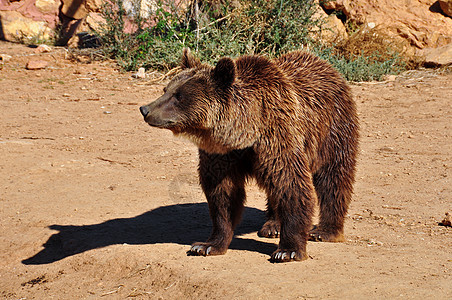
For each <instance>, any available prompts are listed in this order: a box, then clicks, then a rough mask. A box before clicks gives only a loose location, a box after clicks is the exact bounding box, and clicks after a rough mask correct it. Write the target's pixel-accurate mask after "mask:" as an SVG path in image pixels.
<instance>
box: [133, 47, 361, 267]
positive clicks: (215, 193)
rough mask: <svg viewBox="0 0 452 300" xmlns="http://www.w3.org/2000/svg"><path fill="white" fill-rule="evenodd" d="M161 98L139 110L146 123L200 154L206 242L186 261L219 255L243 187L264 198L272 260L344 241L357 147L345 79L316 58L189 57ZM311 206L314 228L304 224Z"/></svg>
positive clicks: (235, 219)
mask: <svg viewBox="0 0 452 300" xmlns="http://www.w3.org/2000/svg"><path fill="white" fill-rule="evenodd" d="M181 68H182V71H181V72H180V73H179V74H178V75H177V76H176V77H174V78H173V79H172V80H171V82H170V83H169V84H168V85H167V86H166V88H165V89H164V95H163V96H161V97H160V98H158V99H157V100H155V101H154V102H151V103H150V104H148V105H144V106H142V107H140V111H141V113H142V115H143V116H144V119H145V121H146V122H147V123H148V124H149V125H151V126H154V127H158V128H166V129H169V130H171V131H172V132H173V133H174V134H176V135H181V136H184V137H187V138H189V139H190V140H192V141H193V142H194V143H195V144H196V145H197V146H198V147H199V178H200V183H201V186H202V189H203V191H204V193H205V195H206V198H207V202H208V204H209V211H210V216H211V219H212V223H213V230H212V234H211V235H210V237H209V239H208V240H207V241H206V242H204V243H194V244H193V245H192V247H191V249H190V251H189V252H188V253H189V254H192V255H219V254H224V253H225V252H226V251H227V249H228V247H229V244H230V243H231V240H232V238H233V230H234V228H235V226H236V225H237V223H238V222H239V221H240V218H241V214H242V211H243V208H244V202H245V183H246V181H247V179H248V178H250V177H254V178H255V179H256V181H257V183H258V185H259V186H260V187H261V188H262V189H263V190H264V191H265V192H266V195H267V207H268V209H267V217H268V220H267V222H266V223H265V224H264V225H263V227H262V229H261V230H260V231H259V233H258V234H259V235H260V236H263V237H278V236H279V237H280V242H279V247H278V249H277V250H276V251H275V252H273V254H272V255H271V258H270V260H271V261H272V262H286V261H297V260H305V259H306V258H307V257H308V256H307V254H306V243H307V241H308V239H310V240H314V241H327V242H339V241H343V240H344V218H345V216H346V213H347V209H348V206H349V203H350V200H351V196H352V190H353V187H352V185H353V182H354V176H355V162H356V154H357V148H358V118H357V113H356V106H355V103H354V101H353V100H352V97H351V94H350V89H349V87H348V86H347V83H346V81H345V80H344V79H343V78H342V77H341V76H340V75H339V73H338V72H337V71H335V70H334V69H333V68H332V67H331V66H330V65H329V64H328V63H326V62H325V61H323V60H321V59H319V58H318V57H316V56H314V55H312V54H309V53H306V52H302V51H295V52H291V53H288V54H285V55H283V56H281V57H280V58H277V59H273V60H270V59H267V58H265V57H262V56H242V57H239V58H237V59H235V60H232V59H231V58H227V57H226V58H222V59H220V60H219V61H218V63H217V65H216V66H215V67H212V66H210V65H206V64H203V63H201V62H200V61H199V59H197V58H195V57H194V56H193V55H192V54H191V53H190V51H189V50H188V49H185V50H184V51H183V56H182V62H181ZM316 201H318V203H319V208H320V222H319V224H318V225H317V226H315V227H313V226H312V217H313V211H314V206H315V205H316Z"/></svg>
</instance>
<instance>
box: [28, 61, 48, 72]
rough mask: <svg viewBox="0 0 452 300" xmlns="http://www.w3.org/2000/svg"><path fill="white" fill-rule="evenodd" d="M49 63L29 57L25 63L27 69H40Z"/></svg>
mask: <svg viewBox="0 0 452 300" xmlns="http://www.w3.org/2000/svg"><path fill="white" fill-rule="evenodd" d="M48 64H49V63H48V62H47V61H45V60H38V59H30V60H29V61H28V63H27V66H26V68H27V70H40V69H44V68H46V67H47V65H48Z"/></svg>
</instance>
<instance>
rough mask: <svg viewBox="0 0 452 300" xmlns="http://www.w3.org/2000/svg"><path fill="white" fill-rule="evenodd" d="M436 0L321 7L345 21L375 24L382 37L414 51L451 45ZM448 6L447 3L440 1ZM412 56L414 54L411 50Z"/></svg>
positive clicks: (346, 0) (451, 33) (449, 27)
mask: <svg viewBox="0 0 452 300" xmlns="http://www.w3.org/2000/svg"><path fill="white" fill-rule="evenodd" d="M435 2H436V0H405V1H393V0H379V1H368V0H353V1H351V0H332V1H327V2H326V3H324V4H322V6H323V7H324V8H325V9H327V10H337V11H341V12H342V13H343V14H344V15H345V16H346V17H347V21H351V22H353V23H356V24H358V25H362V24H365V23H367V24H370V23H373V24H375V27H376V28H378V29H379V30H381V31H382V32H383V33H385V34H387V35H389V36H390V37H392V38H395V39H396V40H400V41H407V42H408V45H409V47H411V48H414V49H423V48H436V47H441V46H444V45H447V44H449V43H450V42H452V18H450V17H447V16H445V15H443V14H441V13H438V12H435V11H434V9H432V5H433V4H434V3H435ZM444 2H448V3H450V2H451V0H444ZM412 51H413V52H414V50H412Z"/></svg>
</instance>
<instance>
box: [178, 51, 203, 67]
mask: <svg viewBox="0 0 452 300" xmlns="http://www.w3.org/2000/svg"><path fill="white" fill-rule="evenodd" d="M180 66H181V68H182V70H185V69H191V68H196V67H199V66H201V61H200V60H199V59H198V58H197V57H194V56H193V54H191V51H190V49H188V48H184V50H183V51H182V60H181V63H180Z"/></svg>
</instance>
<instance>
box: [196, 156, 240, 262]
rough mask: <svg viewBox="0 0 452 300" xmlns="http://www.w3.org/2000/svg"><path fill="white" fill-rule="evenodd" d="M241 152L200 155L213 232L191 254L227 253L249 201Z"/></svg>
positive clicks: (198, 243) (202, 179)
mask: <svg viewBox="0 0 452 300" xmlns="http://www.w3.org/2000/svg"><path fill="white" fill-rule="evenodd" d="M242 157H243V156H241V155H238V154H237V153H235V152H234V153H230V154H224V155H219V154H208V153H206V152H204V151H201V150H200V152H199V160H200V163H199V177H200V182H201V187H202V189H203V191H204V193H205V195H206V198H207V203H208V204H209V212H210V217H211V219H212V225H213V229H212V233H211V235H210V237H209V238H208V239H207V241H206V242H197V243H194V244H193V245H192V246H191V248H190V250H189V251H188V254H190V255H204V256H207V255H220V254H224V253H226V251H227V249H228V247H229V244H230V243H231V241H232V238H233V236H234V228H235V226H236V225H237V224H238V222H239V221H240V218H241V215H242V211H243V208H244V201H245V173H246V172H245V170H243V169H242V168H241V166H243V163H241V160H240V159H241V158H242Z"/></svg>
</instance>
